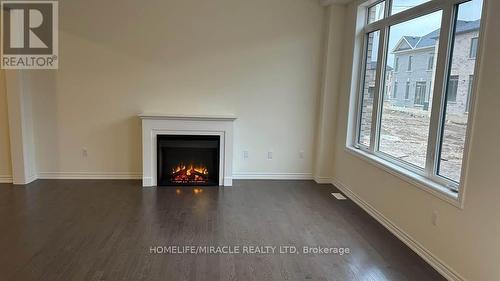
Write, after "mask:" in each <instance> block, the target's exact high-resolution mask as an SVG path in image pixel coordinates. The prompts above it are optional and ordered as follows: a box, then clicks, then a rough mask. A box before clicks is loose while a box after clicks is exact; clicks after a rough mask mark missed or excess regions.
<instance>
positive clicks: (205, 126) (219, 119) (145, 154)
mask: <svg viewBox="0 0 500 281" xmlns="http://www.w3.org/2000/svg"><path fill="white" fill-rule="evenodd" d="M139 117H140V118H141V119H142V171H143V176H142V185H143V186H145V187H150V186H156V185H157V179H158V176H157V151H156V150H157V143H156V140H157V136H158V135H209V136H219V137H220V148H221V149H220V157H219V159H220V160H219V161H220V163H219V164H220V165H219V185H221V186H222V185H223V186H232V185H233V123H234V120H236V116H234V115H183V114H157V113H142V114H139Z"/></svg>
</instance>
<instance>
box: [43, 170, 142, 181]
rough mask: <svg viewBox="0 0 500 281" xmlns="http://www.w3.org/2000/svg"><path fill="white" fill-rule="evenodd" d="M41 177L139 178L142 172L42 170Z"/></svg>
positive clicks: (64, 178)
mask: <svg viewBox="0 0 500 281" xmlns="http://www.w3.org/2000/svg"><path fill="white" fill-rule="evenodd" d="M38 178H39V179H60V180H84V179H88V180H139V179H142V174H141V173H87V172H75V173H66V172H55V173H51V172H41V173H38Z"/></svg>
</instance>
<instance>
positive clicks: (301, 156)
mask: <svg viewBox="0 0 500 281" xmlns="http://www.w3.org/2000/svg"><path fill="white" fill-rule="evenodd" d="M299 157H300V159H304V150H301V151H299Z"/></svg>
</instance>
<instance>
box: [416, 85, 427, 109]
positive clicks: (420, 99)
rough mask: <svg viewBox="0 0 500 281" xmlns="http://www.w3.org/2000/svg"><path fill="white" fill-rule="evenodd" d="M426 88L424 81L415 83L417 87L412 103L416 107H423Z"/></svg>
mask: <svg viewBox="0 0 500 281" xmlns="http://www.w3.org/2000/svg"><path fill="white" fill-rule="evenodd" d="M426 88H427V82H425V81H420V82H417V85H416V86H415V101H414V102H415V104H416V105H424V102H425V93H426V91H427V90H426Z"/></svg>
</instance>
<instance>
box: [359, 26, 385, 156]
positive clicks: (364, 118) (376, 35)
mask: <svg viewBox="0 0 500 281" xmlns="http://www.w3.org/2000/svg"><path fill="white" fill-rule="evenodd" d="M379 39H380V31H375V32H371V33H369V34H367V42H366V49H365V52H366V60H365V65H364V68H365V73H364V77H363V81H364V85H363V90H362V91H363V95H362V96H363V99H362V101H361V118H360V126H359V139H358V140H359V143H360V144H361V145H364V146H369V145H370V136H371V126H372V112H373V95H374V91H375V79H376V78H375V77H376V76H377V72H376V67H375V66H376V65H377V55H378V47H379V46H378V45H379V41H380V40H379Z"/></svg>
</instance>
